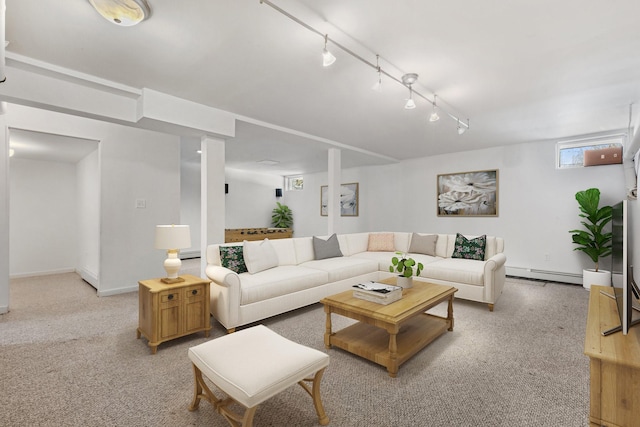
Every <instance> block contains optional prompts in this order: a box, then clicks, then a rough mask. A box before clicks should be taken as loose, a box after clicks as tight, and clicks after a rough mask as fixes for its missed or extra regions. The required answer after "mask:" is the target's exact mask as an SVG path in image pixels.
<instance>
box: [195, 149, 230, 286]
mask: <svg viewBox="0 0 640 427" xmlns="http://www.w3.org/2000/svg"><path fill="white" fill-rule="evenodd" d="M224 144H225V142H224V140H223V139H218V138H212V137H208V136H205V137H202V139H201V141H200V149H201V150H202V155H201V158H200V179H201V186H200V188H201V190H200V191H201V202H200V209H201V211H200V254H201V257H200V274H201V275H202V276H201V277H206V276H205V275H204V270H205V267H206V266H207V246H208V245H210V244H213V243H224V226H225V199H224V181H225V174H224V159H225V157H224V156H225V152H224Z"/></svg>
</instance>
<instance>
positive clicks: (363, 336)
mask: <svg viewBox="0 0 640 427" xmlns="http://www.w3.org/2000/svg"><path fill="white" fill-rule="evenodd" d="M380 282H381V283H386V284H389V285H395V284H396V279H395V277H393V278H390V279H385V280H381V281H380ZM457 291H458V289H456V288H454V287H451V286H444V285H436V284H433V283H428V282H424V281H421V280H419V279H416V278H414V280H413V287H412V288H409V289H404V290H403V291H402V299H400V300H398V301H395V302H392V303H391V304H389V305H382V304H377V303H375V302H369V301H365V300H362V299H359V298H355V297H354V296H353V291H352V290H349V291H345V292H342V293H339V294H336V295H331V296H329V297H326V298H323V299H322V300H321V301H320V302H321V303H322V304H324V311H325V313H326V314H327V320H326V330H325V334H324V345H325V347H327V348H331V347H332V346H334V347H338V348H341V349H343V350H346V351H348V352H350V353H353V354H356V355H358V356H361V357H364V358H365V359H368V360H370V361H372V362H375V363H377V364H379V365H382V366H385V367H386V368H387V371H388V372H389V376H391V377H394V378H395V377H396V376H397V374H398V368H399V366H400V365H401V364H403V363H404V362H406V361H407V360H409V358H411V356H413V355H414V354H416V353H417V352H418V351H420V350H421V349H423V348H424V347H426V346H427V345H428V344H429V343H430V342H432V341H433V340H435V339H436V338H437V337H439V336H440V335H442V334H444V333H445V332H446V331H447V330H449V331H453V294H454V293H456V292H457ZM446 300H449V307H448V309H447V317H446V318H445V317H441V316H436V315H433V314H428V313H425V311H427V310H428V309H430V308H432V307H434V306H436V305H438V304H440V303H441V302H443V301H446ZM332 313H335V314H339V315H341V316H345V317H349V318H351V319H356V320H358V323H355V324H353V325H351V326H349V327H347V328H344V329H341V330H339V331H337V332H332V330H331V314H332Z"/></svg>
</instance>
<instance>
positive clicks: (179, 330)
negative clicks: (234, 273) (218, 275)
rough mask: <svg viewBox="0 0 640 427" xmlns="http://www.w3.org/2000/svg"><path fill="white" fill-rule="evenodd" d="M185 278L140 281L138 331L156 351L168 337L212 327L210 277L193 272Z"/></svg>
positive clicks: (180, 335) (205, 330)
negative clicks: (180, 279) (171, 280)
mask: <svg viewBox="0 0 640 427" xmlns="http://www.w3.org/2000/svg"><path fill="white" fill-rule="evenodd" d="M181 277H182V278H183V279H185V281H184V282H179V283H174V284H171V285H168V284H165V283H163V282H162V281H161V280H160V279H151V280H142V281H140V282H138V284H139V291H138V306H139V310H138V320H139V321H138V331H137V338H138V339H139V338H140V336H141V335H144V336H145V338H147V340H148V341H149V347H151V352H152V353H153V354H155V353H156V351H157V350H158V345H159V344H160V343H163V342H165V341H169V340H172V339H175V338H179V337H182V336H185V335H189V334H194V333H196V332H200V331H204V334H205V336H206V337H208V336H209V331H210V330H211V322H210V320H209V283H210V281H209V280H205V279H201V278H199V277H196V276H192V275H190V274H185V275H183V276H181Z"/></svg>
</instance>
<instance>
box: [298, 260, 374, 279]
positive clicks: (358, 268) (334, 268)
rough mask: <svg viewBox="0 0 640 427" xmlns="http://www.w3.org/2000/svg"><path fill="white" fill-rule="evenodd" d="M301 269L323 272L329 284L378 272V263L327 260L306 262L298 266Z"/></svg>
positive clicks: (370, 261)
mask: <svg viewBox="0 0 640 427" xmlns="http://www.w3.org/2000/svg"><path fill="white" fill-rule="evenodd" d="M300 266H301V267H305V268H312V269H316V270H319V271H324V272H326V273H327V274H328V275H329V280H328V281H329V282H337V281H338V280H344V279H349V278H352V277H356V276H360V275H361V274H367V273H373V272H375V271H378V263H376V262H375V261H372V260H367V259H359V258H354V257H338V258H327V259H321V260H315V261H307V262H305V263H303V264H300Z"/></svg>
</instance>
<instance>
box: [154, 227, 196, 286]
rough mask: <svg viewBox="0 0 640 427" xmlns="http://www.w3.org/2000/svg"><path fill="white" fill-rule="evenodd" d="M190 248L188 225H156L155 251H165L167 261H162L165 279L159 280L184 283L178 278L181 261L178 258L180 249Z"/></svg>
mask: <svg viewBox="0 0 640 427" xmlns="http://www.w3.org/2000/svg"><path fill="white" fill-rule="evenodd" d="M190 247H191V234H190V233H189V226H188V225H157V226H156V249H166V250H167V259H165V260H164V269H165V270H166V271H167V277H165V278H163V279H161V280H162V281H163V282H164V283H178V282H184V279H183V278H182V277H178V271H179V270H180V266H181V265H182V261H180V258H178V253H179V252H180V249H186V248H190Z"/></svg>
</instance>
